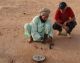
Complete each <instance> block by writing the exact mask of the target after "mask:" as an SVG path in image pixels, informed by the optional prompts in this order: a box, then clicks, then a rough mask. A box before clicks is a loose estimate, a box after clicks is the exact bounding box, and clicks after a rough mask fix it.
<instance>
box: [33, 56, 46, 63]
mask: <svg viewBox="0 0 80 63" xmlns="http://www.w3.org/2000/svg"><path fill="white" fill-rule="evenodd" d="M32 59H33V60H34V61H37V62H40V61H44V60H45V56H43V55H34V56H33V57H32Z"/></svg>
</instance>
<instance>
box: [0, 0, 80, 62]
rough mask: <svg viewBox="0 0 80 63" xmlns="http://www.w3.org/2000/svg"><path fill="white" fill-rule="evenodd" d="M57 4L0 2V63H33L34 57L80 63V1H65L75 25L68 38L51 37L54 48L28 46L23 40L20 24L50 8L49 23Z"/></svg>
mask: <svg viewBox="0 0 80 63" xmlns="http://www.w3.org/2000/svg"><path fill="white" fill-rule="evenodd" d="M60 1H61V0H0V63H34V62H33V61H32V56H33V55H35V54H41V55H44V56H46V58H47V60H46V61H45V62H44V63H80V28H79V27H80V25H79V24H80V22H79V21H80V19H79V18H80V0H66V2H67V3H68V5H69V6H71V7H72V8H73V10H74V12H75V14H76V20H77V23H78V25H77V26H76V28H75V29H74V30H73V32H72V38H71V39H68V38H67V37H63V36H56V35H55V34H53V35H54V43H55V45H54V47H53V49H51V50H50V49H49V48H48V45H47V44H41V43H32V44H29V43H28V42H27V41H26V38H25V37H24V29H23V26H24V24H25V23H28V22H31V20H32V18H33V17H34V16H35V15H37V14H39V10H40V9H41V8H43V7H48V8H50V10H51V15H50V17H51V19H52V22H53V21H54V20H53V16H54V14H55V11H56V9H57V3H59V2H60ZM64 1H65V0H64ZM54 33H55V31H54Z"/></svg>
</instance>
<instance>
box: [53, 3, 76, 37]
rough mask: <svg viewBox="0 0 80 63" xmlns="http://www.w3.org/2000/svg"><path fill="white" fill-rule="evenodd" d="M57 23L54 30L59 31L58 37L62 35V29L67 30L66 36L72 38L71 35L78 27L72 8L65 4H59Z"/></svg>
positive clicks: (56, 15) (56, 16)
mask: <svg viewBox="0 0 80 63" xmlns="http://www.w3.org/2000/svg"><path fill="white" fill-rule="evenodd" d="M55 20H56V22H55V23H54V24H53V29H55V30H58V31H59V32H58V35H61V32H62V28H64V29H65V31H66V35H67V36H68V37H69V38H71V36H70V34H71V32H72V30H73V28H74V27H75V26H76V24H77V23H76V21H75V15H74V13H73V11H72V9H71V8H70V7H68V6H67V4H66V3H65V2H61V3H60V4H59V8H58V9H57V11H56V14H55Z"/></svg>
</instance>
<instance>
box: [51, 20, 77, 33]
mask: <svg viewBox="0 0 80 63" xmlns="http://www.w3.org/2000/svg"><path fill="white" fill-rule="evenodd" d="M76 25H77V23H76V21H71V22H69V23H67V24H66V26H67V27H68V28H69V29H68V30H67V33H69V34H70V33H71V32H72V30H73V28H74V27H75V26H76ZM53 29H54V30H58V31H59V32H61V31H62V26H60V25H58V24H57V23H54V24H53Z"/></svg>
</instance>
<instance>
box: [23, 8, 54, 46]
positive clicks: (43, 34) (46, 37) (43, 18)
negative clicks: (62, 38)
mask: <svg viewBox="0 0 80 63" xmlns="http://www.w3.org/2000/svg"><path fill="white" fill-rule="evenodd" d="M49 14H50V10H49V9H47V8H43V9H42V10H41V11H40V15H39V16H35V17H34V18H33V20H32V22H31V23H26V24H25V25H24V29H25V35H26V36H27V38H28V39H29V41H28V42H29V43H31V42H32V41H38V42H43V43H44V42H48V43H49V44H51V43H52V37H53V30H52V26H51V23H50V20H49V19H48V17H49Z"/></svg>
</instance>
